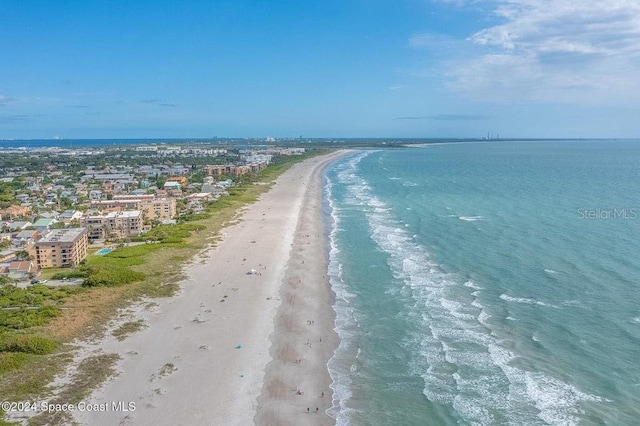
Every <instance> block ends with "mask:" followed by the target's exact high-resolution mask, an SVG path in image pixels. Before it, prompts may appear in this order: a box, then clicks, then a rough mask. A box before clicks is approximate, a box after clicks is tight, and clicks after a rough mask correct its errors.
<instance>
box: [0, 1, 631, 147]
mask: <svg viewBox="0 0 640 426" xmlns="http://www.w3.org/2000/svg"><path fill="white" fill-rule="evenodd" d="M639 94H640V1H638V0H598V1H591V0H286V1H285V0H270V1H266V0H252V1H247V0H211V1H204V0H202V1H196V0H193V1H170V0H158V1H139V0H127V1H119V0H105V1H92V0H60V1H55V2H53V1H45V0H38V1H35V0H0V139H38V138H45V139H48V138H53V137H55V136H59V137H61V138H65V139H74V138H211V137H251V138H254V137H255V138H262V137H267V136H273V137H299V136H303V137H327V138H339V137H380V138H448V137H456V138H476V137H483V136H487V134H489V135H491V136H492V137H497V136H498V135H499V136H500V137H501V138H520V137H531V138H536V137H539V138H583V137H584V138H588V137H599V138H608V137H611V138H634V137H636V138H637V137H640V96H639Z"/></svg>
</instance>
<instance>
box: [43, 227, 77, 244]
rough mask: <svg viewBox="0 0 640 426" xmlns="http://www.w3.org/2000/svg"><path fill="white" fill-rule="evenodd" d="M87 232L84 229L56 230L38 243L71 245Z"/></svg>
mask: <svg viewBox="0 0 640 426" xmlns="http://www.w3.org/2000/svg"><path fill="white" fill-rule="evenodd" d="M85 232H87V230H86V229H85V228H67V229H56V230H55V231H53V232H51V233H50V234H49V235H47V236H46V237H44V238H43V239H41V240H40V241H39V242H38V243H72V242H74V241H76V240H77V239H78V238H80V237H81V236H82V234H83V233H85Z"/></svg>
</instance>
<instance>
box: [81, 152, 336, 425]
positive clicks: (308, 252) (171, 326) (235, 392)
mask: <svg viewBox="0 0 640 426" xmlns="http://www.w3.org/2000/svg"><path fill="white" fill-rule="evenodd" d="M339 155H340V154H339V153H333V154H329V155H326V156H322V157H316V158H313V159H310V160H306V161H305V162H303V163H300V164H297V165H295V166H293V167H292V168H291V169H290V170H289V171H287V172H286V173H284V174H283V175H282V176H280V177H279V178H278V180H277V183H276V185H275V186H274V187H273V188H272V189H271V190H270V191H269V192H268V193H266V194H264V195H263V196H262V197H261V198H260V200H259V201H258V202H256V203H255V204H253V205H251V206H250V207H249V208H247V209H246V210H245V211H244V212H243V214H242V215H241V220H240V221H239V223H237V224H235V225H232V226H230V227H228V228H226V229H225V230H224V232H223V240H222V241H221V242H220V243H218V245H217V247H216V248H212V249H209V250H207V251H206V252H205V254H206V257H205V259H204V260H201V257H202V256H196V258H195V259H194V261H193V262H192V264H190V265H189V266H187V267H186V268H185V274H186V276H187V279H185V280H184V281H183V282H182V283H181V290H180V292H179V293H178V294H177V295H176V296H174V297H172V298H168V299H164V300H160V301H157V302H156V303H155V304H147V305H145V304H144V303H143V304H140V305H138V306H137V307H132V308H129V309H128V310H127V311H125V316H127V320H129V321H131V320H133V321H135V320H139V319H142V320H144V323H145V326H146V328H145V329H144V330H142V331H138V332H136V333H134V334H132V335H130V336H129V337H128V338H126V339H124V340H122V341H119V340H117V339H115V338H113V337H112V336H106V337H105V338H104V339H103V340H102V341H100V342H91V343H85V344H84V345H82V346H83V347H84V349H83V351H84V352H83V354H82V357H86V356H88V355H91V354H96V353H117V354H119V355H120V356H121V357H122V359H121V361H120V362H119V363H118V364H117V370H118V371H119V374H118V375H117V376H115V377H113V378H112V379H110V380H109V381H107V382H106V383H105V384H104V385H103V386H102V387H101V388H99V389H97V390H96V391H95V392H93V394H92V395H91V396H90V397H89V398H87V399H86V402H88V403H92V404H103V403H108V404H111V403H112V402H118V401H122V402H124V403H125V404H126V403H129V402H134V403H135V407H136V408H135V411H129V412H117V411H113V410H111V411H108V412H78V411H76V412H75V413H74V414H73V415H74V419H75V420H76V421H78V422H79V423H81V424H91V425H114V424H135V425H142V424H171V425H249V424H253V423H254V421H255V423H256V424H261V425H262V424H265V425H267V424H268V425H286V424H295V425H299V424H332V423H333V420H332V419H331V418H329V417H328V416H327V415H326V414H324V410H325V409H326V408H328V407H329V406H330V404H331V390H330V388H329V384H330V378H329V375H328V372H327V361H328V359H329V357H330V356H331V354H332V353H333V350H334V349H335V346H336V343H337V336H336V335H335V333H334V332H333V327H334V317H333V311H332V308H331V296H330V294H331V292H330V289H329V285H328V282H327V279H326V271H327V268H326V254H325V246H324V240H323V237H324V235H323V230H322V222H321V216H320V208H321V192H322V179H321V176H322V169H323V168H324V166H326V165H327V164H328V163H329V162H331V161H333V160H335V159H336V158H337V156H339ZM252 269H253V270H255V272H256V273H253V274H247V272H249V271H250V270H252ZM121 322H122V320H121ZM320 340H322V341H320ZM272 357H273V359H272ZM267 364H268V365H267ZM265 368H266V370H265ZM298 390H299V391H300V392H299V393H298V392H297V391H298ZM323 394H324V396H323ZM316 407H317V408H318V413H317V414H316ZM307 408H309V411H310V413H309V414H307Z"/></svg>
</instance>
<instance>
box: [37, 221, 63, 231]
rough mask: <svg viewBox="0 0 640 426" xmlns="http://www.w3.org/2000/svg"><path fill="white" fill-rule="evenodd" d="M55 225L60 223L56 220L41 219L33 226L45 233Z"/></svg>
mask: <svg viewBox="0 0 640 426" xmlns="http://www.w3.org/2000/svg"><path fill="white" fill-rule="evenodd" d="M55 223H58V221H57V220H55V219H46V218H40V219H38V220H36V222H35V223H34V224H33V227H34V228H36V230H38V231H40V232H44V231H48V230H49V229H50V228H51V225H53V224H55Z"/></svg>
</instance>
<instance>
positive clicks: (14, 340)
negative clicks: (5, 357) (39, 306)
mask: <svg viewBox="0 0 640 426" xmlns="http://www.w3.org/2000/svg"><path fill="white" fill-rule="evenodd" d="M58 346H60V344H59V343H58V342H56V341H55V340H51V339H47V338H46V337H40V336H32V335H28V334H14V335H9V336H5V337H3V338H2V339H0V351H2V352H23V353H27V354H34V355H46V354H50V353H51V352H53V351H55V350H56V349H58Z"/></svg>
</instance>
